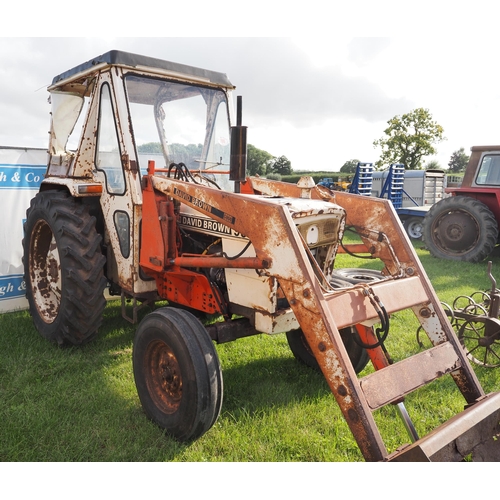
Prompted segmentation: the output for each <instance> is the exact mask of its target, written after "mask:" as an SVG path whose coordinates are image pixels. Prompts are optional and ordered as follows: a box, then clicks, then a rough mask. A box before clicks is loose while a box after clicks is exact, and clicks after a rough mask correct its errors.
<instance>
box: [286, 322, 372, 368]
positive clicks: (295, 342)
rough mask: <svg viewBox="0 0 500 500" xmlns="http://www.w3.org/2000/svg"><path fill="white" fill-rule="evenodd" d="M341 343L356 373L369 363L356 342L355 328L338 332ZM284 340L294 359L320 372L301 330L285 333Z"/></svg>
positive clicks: (364, 350)
mask: <svg viewBox="0 0 500 500" xmlns="http://www.w3.org/2000/svg"><path fill="white" fill-rule="evenodd" d="M339 332H340V336H341V337H342V342H343V343H344V346H345V348H346V350H347V354H348V355H349V359H350V360H351V363H352V366H353V368H354V371H355V372H356V373H359V372H360V371H362V370H363V368H364V367H365V366H366V365H367V363H368V361H369V359H370V358H369V356H368V351H367V350H366V349H364V348H363V347H361V346H360V345H359V344H358V343H357V342H356V340H358V339H359V336H358V332H357V330H356V328H355V327H353V326H351V327H348V328H342V329H341V330H339ZM286 339H287V341H288V345H289V347H290V350H291V351H292V354H293V355H294V356H295V358H296V359H297V360H298V361H300V362H301V363H304V364H305V365H306V366H309V367H310V368H313V369H314V370H317V371H321V369H320V367H319V364H318V362H317V360H316V357H315V356H314V354H313V352H312V350H311V348H310V347H309V343H308V342H307V339H306V337H305V335H304V332H303V331H302V330H294V331H292V332H287V334H286Z"/></svg>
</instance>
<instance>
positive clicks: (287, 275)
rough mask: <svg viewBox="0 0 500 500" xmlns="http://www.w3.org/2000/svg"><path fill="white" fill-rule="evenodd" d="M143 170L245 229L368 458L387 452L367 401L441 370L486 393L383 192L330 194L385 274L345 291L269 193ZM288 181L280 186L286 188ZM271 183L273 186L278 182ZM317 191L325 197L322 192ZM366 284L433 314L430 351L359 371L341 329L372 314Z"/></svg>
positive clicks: (390, 304) (155, 184) (388, 398)
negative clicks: (323, 270) (330, 280)
mask: <svg viewBox="0 0 500 500" xmlns="http://www.w3.org/2000/svg"><path fill="white" fill-rule="evenodd" d="M148 178H149V182H150V183H151V188H152V189H154V190H155V191H157V192H160V193H163V194H165V195H167V196H168V197H170V198H171V199H174V200H178V201H179V202H182V203H184V204H186V205H188V206H190V207H192V208H194V209H196V210H198V211H199V212H200V213H202V214H205V215H207V216H209V217H211V218H213V219H215V220H218V221H220V222H223V223H224V224H226V225H227V226H228V227H230V228H231V229H233V230H235V231H238V232H239V233H241V234H245V235H246V236H247V237H248V238H249V240H250V241H251V242H252V244H253V247H254V249H255V253H256V257H255V258H256V259H258V260H260V261H262V262H264V261H265V262H268V263H269V267H268V269H263V270H262V271H261V272H263V273H265V274H267V275H269V276H273V277H275V278H276V279H277V280H278V281H279V284H280V287H281V289H282V290H283V292H284V294H285V296H286V297H287V299H288V301H289V304H290V306H291V308H292V310H293V312H294V314H295V316H296V318H297V320H298V322H299V324H300V326H301V328H302V330H303V332H304V335H305V336H306V338H307V340H308V343H309V345H310V347H311V349H312V351H313V353H314V355H315V356H316V359H317V360H318V363H319V365H320V367H321V369H322V371H323V374H324V376H325V378H326V380H327V382H328V384H329V386H330V389H331V391H332V393H333V395H334V397H335V398H336V400H337V403H338V404H339V407H340V409H341V411H342V413H343V415H344V417H345V419H346V421H347V423H348V425H349V427H350V429H351V431H352V433H353V435H354V437H355V439H356V441H357V443H358V446H359V448H360V450H361V452H362V454H363V456H364V457H365V459H366V460H369V461H381V460H388V459H389V457H388V452H387V449H386V448H385V444H384V442H383V439H382V436H381V435H380V432H379V430H378V428H377V426H376V423H375V421H374V419H373V415H372V412H373V411H374V410H375V409H377V408H380V407H381V406H383V405H385V404H388V403H391V402H394V401H396V400H398V399H399V398H401V397H402V396H404V395H405V394H408V393H409V392H411V391H413V390H415V389H416V388H418V387H421V386H423V385H425V384H427V383H428V382H430V381H431V380H434V379H436V378H438V377H441V376H443V375H444V374H447V373H450V374H451V376H452V377H453V378H454V380H455V382H456V384H457V386H458V388H459V389H460V391H461V392H462V394H463V395H464V398H465V400H466V402H467V403H469V404H474V403H475V402H476V401H477V400H479V399H482V398H484V396H485V394H484V392H483V390H482V388H481V385H480V383H479V381H478V379H477V377H476V376H475V374H474V372H473V370H472V368H471V366H470V365H469V363H468V362H467V359H466V356H465V353H464V351H463V349H462V347H461V346H460V344H459V342H458V339H457V338H456V336H455V334H454V332H453V329H452V327H451V325H450V323H449V321H448V319H447V317H446V315H445V313H444V311H443V310H442V308H441V307H440V303H439V301H438V299H437V296H436V295H435V293H434V291H433V289H432V286H431V285H430V282H429V280H428V278H427V276H426V274H425V271H424V270H423V268H422V266H421V264H420V262H419V260H418V258H417V256H416V254H415V252H414V250H413V247H412V246H411V245H410V243H409V240H408V239H407V237H406V234H405V232H404V230H403V229H402V227H401V225H400V223H399V219H398V218H397V215H396V214H395V212H394V209H393V208H392V205H391V204H390V203H388V202H386V200H373V199H365V200H364V199H362V197H359V196H355V195H349V194H344V193H339V195H337V196H336V197H335V202H336V203H337V204H339V205H340V206H342V207H343V208H345V210H346V213H347V214H348V221H347V223H348V224H350V225H353V226H355V227H356V228H357V229H358V230H359V233H360V234H361V235H362V238H363V240H364V241H363V242H364V244H365V246H366V248H369V249H370V252H371V253H372V254H373V255H374V256H376V257H378V258H380V259H381V260H382V261H383V262H384V263H385V264H386V273H387V275H388V279H387V280H386V281H382V282H380V283H376V284H372V285H371V286H370V291H367V289H366V287H357V288H356V287H355V288H353V289H349V290H348V291H345V292H344V291H333V292H325V290H324V289H323V288H322V287H321V285H320V283H319V282H318V280H317V278H316V275H315V272H314V269H313V266H312V265H311V263H310V262H309V259H308V256H307V252H306V250H305V249H304V245H303V243H302V241H301V239H300V236H299V234H298V231H297V230H296V228H295V225H294V222H293V220H292V218H291V215H290V213H289V212H288V211H287V209H286V207H283V206H282V205H280V204H278V203H276V202H274V201H273V198H266V197H261V196H241V195H239V194H231V193H226V192H221V191H218V190H216V189H213V188H210V187H205V186H201V185H196V184H192V183H186V182H182V181H178V180H174V179H170V178H166V177H160V176H155V175H150V176H149V177H148ZM289 186H290V185H288V186H286V189H284V190H283V191H280V193H281V194H282V195H283V194H286V193H288V192H289V191H290V188H289ZM247 189H248V187H247ZM273 189H274V191H273V194H276V185H274V186H273ZM294 189H295V190H296V189H297V187H295V188H294ZM297 194H298V193H297V192H295V193H293V195H295V196H297ZM316 197H317V198H322V197H323V196H322V195H321V193H320V194H319V195H318V194H317V195H316ZM330 201H332V200H330ZM262 220H266V221H267V223H266V225H265V226H263V225H262V224H260V223H259V221H262ZM381 234H383V237H380V235H381ZM171 265H174V261H172V262H171ZM370 293H371V294H374V295H376V296H378V297H379V299H380V298H382V299H383V301H384V302H386V303H387V308H388V310H389V312H394V311H397V310H401V309H407V308H411V309H413V311H414V312H415V314H416V315H417V318H418V319H419V321H420V322H421V323H422V324H423V326H424V327H425V326H428V318H429V317H433V318H436V320H437V322H438V324H439V328H438V329H439V332H434V333H433V334H431V335H430V339H431V341H432V342H433V343H434V344H435V346H434V347H433V348H432V349H431V350H429V351H426V352H424V353H421V355H418V356H413V357H412V358H409V359H408V360H404V362H399V363H396V364H394V365H391V366H387V367H386V368H384V369H383V370H379V371H377V372H375V373H373V374H372V375H369V376H367V377H364V378H361V379H359V380H358V378H357V375H356V374H355V372H354V369H353V367H352V365H351V363H350V362H349V358H348V355H347V352H346V350H345V348H344V345H343V343H342V339H341V337H340V334H339V328H341V327H344V326H347V325H349V324H350V325H355V324H358V323H362V322H370V321H372V322H373V321H374V320H376V317H377V314H376V310H375V308H374V305H373V300H372V299H371V297H370ZM434 326H435V325H434ZM422 366H424V369H422ZM408 374H409V376H408ZM499 411H500V410H499Z"/></svg>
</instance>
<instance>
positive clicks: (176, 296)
mask: <svg viewBox="0 0 500 500" xmlns="http://www.w3.org/2000/svg"><path fill="white" fill-rule="evenodd" d="M233 89H234V87H233V85H232V84H231V83H230V82H229V81H228V79H227V77H226V76H225V75H223V74H221V73H217V72H211V71H206V70H202V69H198V68H193V67H189V66H185V65H180V64H175V63H171V62H168V61H163V60H158V59H152V58H149V57H144V56H139V55H135V54H130V53H125V52H118V51H112V52H108V53H106V54H103V55H102V56H99V57H97V58H95V59H93V60H91V61H88V62H87V63H84V64H82V65H80V66H78V67H76V68H74V69H72V70H69V71H67V72H65V73H63V74H61V75H58V76H57V77H55V78H54V80H53V82H52V85H51V86H50V87H49V89H48V90H49V92H50V95H51V102H52V126H51V135H50V142H49V154H50V160H49V164H48V167H47V174H46V176H45V179H44V181H43V182H42V185H41V188H40V192H39V193H38V194H37V196H36V197H35V198H34V199H33V200H32V203H31V206H30V208H29V209H28V212H27V220H26V225H25V238H24V242H23V245H24V266H25V279H26V290H27V297H28V300H29V304H30V311H31V314H32V316H33V320H34V323H35V326H36V328H37V329H38V331H39V332H40V333H41V334H42V335H43V336H44V337H45V338H47V339H48V340H50V341H52V342H54V343H56V344H59V345H65V344H73V345H79V344H84V343H86V342H88V341H90V340H91V339H92V338H93V337H94V336H95V335H96V334H97V332H98V329H99V326H100V324H101V318H102V312H103V309H104V307H105V303H106V302H105V299H104V297H103V292H104V290H105V289H106V288H107V290H108V292H109V294H111V295H118V296H120V297H121V300H122V304H123V312H124V317H125V318H126V319H128V320H129V321H131V322H136V321H137V312H138V311H139V310H140V309H141V308H142V307H144V306H146V305H149V306H151V307H154V304H155V303H156V302H157V301H167V302H168V305H167V306H164V307H160V308H158V309H154V310H153V312H150V313H148V314H147V315H146V316H145V317H144V318H143V319H142V321H141V322H140V323H139V326H138V329H137V332H136V334H135V338H134V345H133V354H132V358H133V359H132V360H133V371H134V379H135V383H136V386H137V391H138V396H139V399H140V401H141V404H142V406H143V408H144V411H145V413H146V414H147V416H148V417H149V418H151V419H152V420H153V421H155V422H156V423H157V424H158V425H160V426H161V427H163V428H164V429H166V431H167V432H168V433H169V434H170V435H171V436H173V437H174V438H176V439H178V440H180V441H191V440H193V439H196V438H198V437H200V436H201V435H203V434H204V433H205V432H207V431H209V429H210V428H211V427H212V425H213V424H214V423H215V421H216V420H217V418H218V415H219V412H220V410H221V406H222V399H223V381H222V370H221V366H220V363H219V360H218V357H217V351H216V349H215V347H214V343H222V342H229V341H234V340H237V339H239V338H242V337H246V336H250V335H255V334H261V333H265V334H269V335H273V334H282V333H284V334H286V336H287V340H288V343H289V345H290V348H291V350H292V352H293V353H294V355H295V356H296V357H297V358H298V359H299V360H301V361H303V362H304V363H306V364H309V365H311V366H314V367H316V368H317V369H319V370H321V372H322V373H323V375H324V377H325V379H326V380H327V382H328V384H329V387H330V389H331V391H332V394H333V395H334V397H335V399H336V401H337V403H338V405H339V407H340V409H341V411H342V414H343V416H344V418H345V420H346V422H347V424H348V425H349V427H350V429H351V431H352V434H353V436H354V438H355V440H356V442H357V444H358V446H359V448H360V450H361V453H362V454H363V457H364V458H365V460H367V461H460V460H464V459H472V460H477V461H481V460H482V461H485V460H497V459H500V447H499V444H498V440H497V437H498V435H499V432H500V429H499V421H500V393H492V394H485V393H484V391H483V389H482V387H481V384H480V383H479V381H478V379H477V377H476V375H475V374H474V371H473V370H472V368H471V366H470V364H469V362H468V360H467V357H466V353H465V352H464V350H463V348H462V346H461V345H460V342H459V341H458V340H457V337H456V336H455V334H454V332H453V328H452V327H451V325H450V323H449V321H448V318H447V316H446V314H445V312H444V311H443V309H442V307H441V305H440V302H439V300H438V299H437V297H436V294H435V292H434V290H433V288H432V286H431V284H430V282H429V280H428V278H427V276H426V274H425V271H424V269H423V268H422V265H421V264H420V262H419V260H418V258H417V256H416V254H415V252H414V250H413V247H412V246H411V244H410V242H409V240H408V238H407V236H406V234H405V231H404V229H403V227H402V225H401V223H400V221H399V218H398V216H397V215H396V213H395V211H394V209H393V208H392V205H391V204H390V202H388V201H387V200H383V199H374V198H368V197H364V196H360V195H355V194H349V193H344V192H333V191H330V190H328V189H325V188H322V187H321V186H315V184H314V182H313V181H312V179H311V178H310V177H304V178H302V179H301V180H300V181H299V182H298V183H297V184H296V185H295V184H289V183H282V182H276V181H268V180H266V179H262V178H258V177H250V178H248V177H246V172H245V166H246V128H245V127H244V126H242V124H241V122H242V119H241V100H240V98H238V106H237V112H236V116H234V111H233V106H232V99H231V92H232V90H233ZM79 118H80V120H81V122H78V119H79ZM77 122H78V123H81V124H82V126H81V133H80V134H79V135H77V136H76V138H75V140H76V143H75V149H74V150H73V149H72V148H71V147H70V145H71V143H72V141H73V140H74V139H73V135H74V134H72V132H73V131H74V130H75V131H76V130H79V127H76V128H75V125H76V124H77ZM346 227H349V228H353V229H354V230H355V232H356V233H357V234H358V235H359V237H360V238H361V241H362V243H361V244H358V245H355V246H351V247H350V248H349V247H348V246H347V245H344V244H343V241H342V240H343V235H344V231H345V230H346ZM346 250H347V251H354V252H362V253H364V254H366V255H369V256H370V257H371V258H373V259H379V260H380V261H381V262H382V263H383V271H382V272H380V273H378V272H375V273H373V272H369V271H368V270H361V271H360V270H343V269H339V268H337V267H336V266H335V263H336V257H337V254H338V253H340V252H341V251H346ZM127 301H132V304H133V308H132V310H133V313H132V317H130V316H129V315H128V313H127V311H126V307H125V303H126V302H127ZM407 309H410V310H412V311H413V313H414V315H415V316H416V318H417V319H418V322H419V323H420V325H421V326H422V329H423V330H424V331H425V332H426V334H427V336H428V337H429V339H430V341H431V343H432V347H431V348H429V349H427V350H425V351H422V352H420V353H419V354H417V355H415V356H412V357H409V358H407V359H402V360H398V361H397V362H392V361H391V360H390V356H389V354H388V353H387V351H386V346H385V340H386V338H387V335H388V333H389V324H390V321H391V315H392V314H394V313H396V312H398V311H402V310H407ZM206 317H211V318H212V319H213V318H217V321H215V322H211V323H210V324H208V325H206V324H205V322H204V321H203V320H204V318H206ZM369 361H371V363H372V365H373V367H374V371H373V372H372V373H370V374H369V375H365V376H360V375H359V374H360V373H361V372H362V370H363V369H364V368H365V366H366V365H367V363H368V362H369ZM443 376H450V377H451V378H452V379H453V380H454V382H455V384H456V386H457V390H459V391H460V392H461V393H462V395H463V398H464V404H465V406H466V409H465V410H464V411H463V412H461V413H459V414H458V415H457V416H456V417H454V418H452V419H451V420H449V421H448V422H446V423H445V424H443V425H442V426H441V427H440V428H438V429H436V430H435V431H433V432H431V433H430V434H429V435H427V436H424V437H421V438H420V437H419V436H418V435H417V432H416V430H415V428H414V426H413V423H412V422H411V418H410V416H409V413H408V411H407V410H406V407H405V404H404V398H405V396H406V395H407V394H409V393H411V392H413V391H415V390H416V389H419V388H421V387H423V386H425V385H427V384H428V383H430V382H432V381H433V380H435V379H437V378H439V377H443ZM389 404H394V405H396V406H397V408H398V410H399V412H400V414H401V416H402V418H403V422H404V423H405V426H406V427H407V429H408V432H409V437H410V443H409V444H405V443H402V444H401V446H400V447H399V448H397V449H396V450H395V451H391V452H389V451H388V450H387V448H386V445H385V444H384V442H383V439H382V437H381V435H380V432H379V430H378V427H377V425H376V423H375V420H374V417H373V413H374V412H375V411H377V410H378V409H380V408H382V407H384V406H386V405H389ZM436 411H439V409H437V410H436Z"/></svg>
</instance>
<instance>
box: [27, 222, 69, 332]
mask: <svg viewBox="0 0 500 500" xmlns="http://www.w3.org/2000/svg"><path fill="white" fill-rule="evenodd" d="M29 279H30V281H31V289H32V292H33V297H34V302H35V305H36V308H37V310H38V313H39V315H40V317H41V318H42V320H43V321H45V323H52V322H54V320H55V319H56V317H57V315H58V314H59V309H60V306H61V293H62V277H61V259H60V256H59V250H58V248H57V243H56V239H55V236H54V234H53V232H52V229H51V228H50V226H49V224H47V222H46V221H44V220H39V221H37V223H36V224H35V227H34V228H33V232H32V236H31V248H30V253H29Z"/></svg>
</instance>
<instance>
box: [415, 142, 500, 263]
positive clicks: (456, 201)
mask: <svg viewBox="0 0 500 500" xmlns="http://www.w3.org/2000/svg"><path fill="white" fill-rule="evenodd" d="M446 192H447V193H449V194H450V195H451V196H450V197H447V198H443V199H442V200H441V201H439V202H438V203H436V204H435V205H433V206H432V208H431V209H430V210H429V212H428V213H427V214H426V216H425V218H424V222H423V239H424V241H425V244H426V247H427V249H428V250H429V251H430V253H431V254H432V255H433V256H434V257H437V258H441V259H448V260H458V261H466V262H481V261H483V260H484V259H486V258H487V257H488V256H489V255H490V254H491V253H492V252H493V250H494V248H495V246H496V245H497V243H498V236H499V233H498V221H499V220H500V146H473V147H472V148H471V156H470V159H469V163H468V164H467V167H466V169H465V173H464V177H463V181H462V184H461V186H459V187H450V188H447V189H446Z"/></svg>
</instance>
